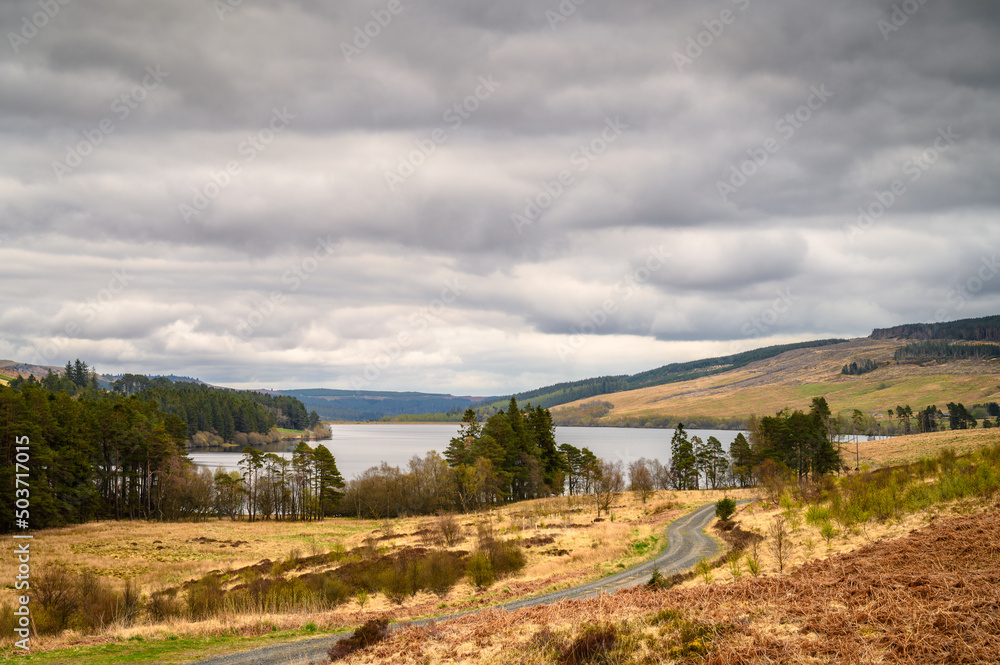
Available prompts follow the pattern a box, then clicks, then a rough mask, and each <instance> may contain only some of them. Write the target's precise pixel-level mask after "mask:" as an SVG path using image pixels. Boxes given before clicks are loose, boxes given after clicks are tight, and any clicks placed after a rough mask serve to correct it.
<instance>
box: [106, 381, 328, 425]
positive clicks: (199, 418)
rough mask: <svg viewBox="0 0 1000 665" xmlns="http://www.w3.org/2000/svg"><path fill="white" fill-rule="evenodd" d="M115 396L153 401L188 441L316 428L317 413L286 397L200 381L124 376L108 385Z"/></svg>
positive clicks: (293, 398)
mask: <svg viewBox="0 0 1000 665" xmlns="http://www.w3.org/2000/svg"><path fill="white" fill-rule="evenodd" d="M111 388H112V390H113V391H114V392H116V393H118V394H121V395H126V396H128V395H135V396H136V397H137V398H138V399H139V400H141V401H143V402H148V403H155V404H156V405H157V406H158V407H159V408H160V410H161V411H163V412H164V413H168V414H172V415H177V416H180V417H181V418H182V419H183V420H184V421H185V422H186V423H187V434H188V437H193V436H195V434H197V433H198V432H211V433H213V434H215V435H217V436H219V437H221V438H222V439H223V440H224V441H227V442H228V441H233V440H235V439H236V438H237V437H236V435H237V434H239V433H243V434H250V433H258V434H267V433H268V432H270V431H271V429H272V428H274V427H284V428H287V429H294V430H303V429H311V428H314V427H316V425H317V424H318V423H319V415H317V414H316V412H315V411H313V412H312V413H309V412H307V411H306V407H305V405H304V404H303V403H302V402H301V401H300V400H298V399H296V398H295V397H292V396H289V395H270V394H267V393H261V392H256V391H251V390H229V389H226V388H213V387H211V386H208V385H205V384H203V383H191V382H188V381H181V382H176V383H175V382H173V381H171V380H170V379H168V378H166V377H158V378H155V379H150V378H148V377H145V376H141V375H135V374H126V375H124V376H123V377H122V378H120V379H118V380H117V381H115V382H114V383H113V384H111Z"/></svg>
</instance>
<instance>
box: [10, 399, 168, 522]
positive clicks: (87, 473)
mask: <svg viewBox="0 0 1000 665" xmlns="http://www.w3.org/2000/svg"><path fill="white" fill-rule="evenodd" d="M184 432H185V426H184V422H183V421H182V420H181V419H180V418H177V417H176V416H172V415H169V414H166V413H163V412H162V411H160V410H159V409H158V408H157V406H156V405H155V404H148V403H144V402H141V401H139V400H135V399H127V398H123V397H120V396H117V395H111V394H108V393H105V392H103V391H97V390H93V389H88V390H87V391H84V392H82V393H80V394H79V395H78V396H77V397H75V398H74V397H71V396H70V395H68V394H67V393H65V392H60V393H58V394H56V393H53V392H51V391H49V390H47V389H45V388H43V387H42V386H40V385H38V384H37V383H36V382H32V381H25V382H23V384H22V385H21V386H20V388H19V389H13V388H10V387H5V386H0V454H2V458H0V466H2V469H0V531H3V532H8V531H10V530H12V529H13V528H14V526H15V524H14V517H15V515H14V510H15V505H14V504H15V501H16V497H24V496H25V495H24V494H23V493H15V489H17V488H16V487H15V479H16V475H15V473H16V472H17V471H21V472H23V471H24V468H27V473H28V478H27V484H28V487H27V488H26V489H27V497H28V498H29V499H30V500H29V502H28V503H29V504H30V506H29V514H30V516H29V518H28V523H29V524H30V527H31V528H32V529H40V528H46V527H53V526H60V525H63V524H68V523H73V522H85V521H87V520H91V519H100V518H112V519H123V518H147V519H149V518H152V519H156V518H160V517H162V514H163V508H164V505H165V503H167V502H169V500H170V492H171V491H172V489H173V488H174V485H175V483H173V482H172V481H171V479H170V476H171V475H174V474H175V472H176V470H177V469H178V468H179V464H181V460H182V458H183V456H184V438H185V437H184ZM25 437H27V442H28V443H27V445H28V448H29V451H28V461H27V462H26V463H24V465H23V467H21V468H18V467H16V459H17V458H16V451H15V447H16V446H19V445H23V443H24V441H25ZM18 441H20V442H21V443H18ZM22 459H23V457H22ZM21 488H22V489H25V488H23V486H21Z"/></svg>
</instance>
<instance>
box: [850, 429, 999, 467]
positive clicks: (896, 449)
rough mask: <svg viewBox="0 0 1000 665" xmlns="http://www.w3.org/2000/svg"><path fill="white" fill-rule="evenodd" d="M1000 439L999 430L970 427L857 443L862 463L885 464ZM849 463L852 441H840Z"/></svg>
mask: <svg viewBox="0 0 1000 665" xmlns="http://www.w3.org/2000/svg"><path fill="white" fill-rule="evenodd" d="M997 442H1000V429H998V428H990V429H969V430H955V431H950V430H949V431H947V432H929V433H927V434H910V435H907V436H897V437H893V438H891V439H882V440H880V441H861V442H859V454H860V457H861V464H862V465H864V464H868V465H869V466H871V467H873V468H875V467H885V466H894V465H897V464H906V463H908V462H913V461H915V460H917V459H919V458H921V457H936V456H937V455H938V454H940V452H941V451H942V450H944V449H945V448H954V449H955V452H956V453H958V454H959V455H961V454H963V453H967V452H970V451H972V450H977V449H979V448H982V447H984V446H988V445H993V444H995V443H997ZM841 453H842V455H843V457H844V459H845V460H846V461H847V462H848V463H849V465H850V466H852V467H853V466H854V461H855V449H854V444H853V443H845V444H843V450H842V451H841Z"/></svg>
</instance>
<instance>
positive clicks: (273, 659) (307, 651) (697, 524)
mask: <svg viewBox="0 0 1000 665" xmlns="http://www.w3.org/2000/svg"><path fill="white" fill-rule="evenodd" d="M741 503H742V502H741ZM713 517H715V504H714V503H710V504H707V505H704V506H702V507H701V508H699V509H697V510H695V511H694V512H692V513H689V514H687V515H685V516H683V517H679V518H678V519H676V520H674V521H673V522H671V523H670V525H669V526H668V527H667V543H668V544H667V548H666V549H665V550H664V551H663V552H662V553H661V554H660V555H659V556H657V557H656V558H655V559H652V560H650V561H647V562H645V563H640V564H639V565H637V566H633V567H632V568H629V569H628V570H623V571H622V572H620V573H615V574H614V575H611V576H610V577H605V578H603V579H599V580H596V581H594V582H590V583H589V584H584V585H582V586H578V587H573V588H572V589H566V590H564V591H555V592H553V593H547V594H545V595H542V596H535V597H533V598H525V599H522V600H515V601H512V602H509V603H506V604H504V605H500V606H499V607H500V608H501V609H505V610H518V609H521V608H522V607H532V606H534V605H548V604H550V603H554V602H557V601H560V600H567V599H570V598H573V599H583V598H593V597H595V596H598V595H600V594H602V593H614V592H615V591H617V590H618V589H626V588H630V587H634V586H639V585H640V584H644V583H645V582H646V581H647V580H648V579H649V578H650V576H651V575H652V574H653V570H654V569H659V571H660V573H661V574H663V575H665V576H666V575H672V574H674V573H680V572H683V571H685V570H687V569H689V568H691V567H692V566H694V565H695V564H696V563H698V561H700V560H701V559H704V558H709V557H712V556H714V555H715V553H716V551H717V549H718V547H717V546H716V544H715V541H713V540H712V539H711V538H709V537H708V536H706V535H705V534H704V533H703V530H704V529H705V527H707V526H708V524H709V522H711V521H712V518H713ZM486 609H490V608H486ZM476 611H481V610H476ZM465 614H469V613H468V612H466V613H463V614H455V615H451V616H447V617H435V618H434V619H422V620H420V621H414V622H412V623H413V624H416V625H420V624H422V623H428V622H429V621H446V620H448V619H454V618H457V617H460V616H465ZM347 635H349V633H344V634H341V635H327V636H324V637H317V638H314V639H309V640H302V641H300V642H293V643H292V644H279V645H276V646H271V647H264V648H262V649H254V650H253V651H244V652H243V653H237V654H230V655H228V656H217V657H215V658H209V659H208V660H199V661H197V662H195V663H191V665H287V664H288V663H303V662H327V656H326V651H327V649H329V648H330V646H331V645H332V644H333V643H334V642H336V641H337V640H339V639H343V638H344V637H347Z"/></svg>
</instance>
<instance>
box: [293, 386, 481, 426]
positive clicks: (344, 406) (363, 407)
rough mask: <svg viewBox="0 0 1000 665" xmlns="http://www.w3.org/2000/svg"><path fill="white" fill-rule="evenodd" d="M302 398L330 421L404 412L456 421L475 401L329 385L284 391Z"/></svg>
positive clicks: (380, 417)
mask: <svg viewBox="0 0 1000 665" xmlns="http://www.w3.org/2000/svg"><path fill="white" fill-rule="evenodd" d="M281 394H282V395H287V396H290V397H294V398H296V399H298V400H301V401H302V403H303V404H305V405H306V407H307V408H309V409H312V410H315V412H316V413H318V414H319V415H320V417H322V418H324V419H326V420H347V421H362V420H381V419H382V418H385V417H393V416H400V415H410V414H413V415H420V414H426V413H434V414H446V413H449V412H450V413H451V414H452V415H453V419H454V420H456V421H457V420H458V419H459V418H460V417H461V414H462V412H463V411H465V409H466V408H468V407H469V405H470V404H472V403H473V400H472V399H470V398H468V397H454V396H452V395H440V394H432V393H417V392H384V391H374V390H331V389H326V388H316V389H305V390H283V391H281Z"/></svg>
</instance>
